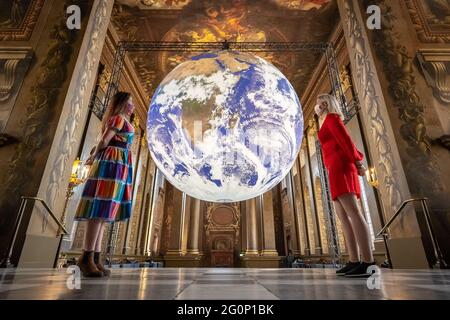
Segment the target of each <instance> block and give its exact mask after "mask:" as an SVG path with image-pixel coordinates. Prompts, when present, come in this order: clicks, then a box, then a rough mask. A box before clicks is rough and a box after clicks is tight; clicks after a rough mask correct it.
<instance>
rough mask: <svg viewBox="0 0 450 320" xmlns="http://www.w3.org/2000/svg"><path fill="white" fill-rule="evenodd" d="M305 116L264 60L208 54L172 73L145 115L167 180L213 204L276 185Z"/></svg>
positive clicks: (293, 156)
mask: <svg viewBox="0 0 450 320" xmlns="http://www.w3.org/2000/svg"><path fill="white" fill-rule="evenodd" d="M302 133H303V115H302V111H301V105H300V101H299V99H298V97H297V94H296V93H295V90H294V88H293V87H292V85H291V84H290V83H289V81H288V80H287V79H286V77H285V76H284V75H283V74H282V73H281V72H280V71H279V70H278V69H277V68H275V67H274V66H273V65H272V64H270V63H269V62H267V61H265V60H264V59H262V58H260V57H258V56H255V55H252V54H249V53H242V52H236V51H219V52H208V53H204V54H201V55H199V56H196V57H193V58H191V59H190V60H188V61H186V62H183V63H181V64H180V65H178V66H177V67H176V68H175V69H173V70H172V71H171V72H170V73H169V74H168V75H167V76H166V77H165V78H164V80H163V81H162V82H161V84H160V85H159V87H158V88H157V89H156V91H155V93H154V95H153V97H152V101H151V103H150V107H149V111H148V121H147V138H148V146H149V149H150V153H151V155H152V157H153V160H154V161H155V163H156V165H157V167H158V169H159V170H161V172H162V173H163V174H164V176H165V177H166V179H167V180H168V181H169V182H170V183H172V184H173V185H174V186H175V187H176V188H178V189H180V190H181V191H183V192H185V193H186V194H188V195H190V196H192V197H194V198H197V199H201V200H205V201H211V202H236V201H242V200H247V199H250V198H254V197H256V196H258V195H261V194H262V193H264V192H266V191H268V190H270V189H271V188H272V187H274V186H275V185H276V184H278V183H279V182H280V181H281V180H282V179H283V178H284V177H285V176H286V174H287V173H288V172H289V170H290V169H291V167H292V165H293V163H294V161H295V159H296V157H297V155H298V152H299V149H300V145H301V141H302Z"/></svg>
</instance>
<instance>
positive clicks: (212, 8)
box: [113, 0, 338, 101]
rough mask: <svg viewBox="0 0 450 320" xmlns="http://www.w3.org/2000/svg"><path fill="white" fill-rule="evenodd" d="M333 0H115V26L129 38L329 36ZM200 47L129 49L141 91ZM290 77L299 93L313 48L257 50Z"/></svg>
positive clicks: (311, 68)
mask: <svg viewBox="0 0 450 320" xmlns="http://www.w3.org/2000/svg"><path fill="white" fill-rule="evenodd" d="M337 18H338V12H337V6H336V1H335V0H118V1H117V2H116V4H115V7H114V11H113V27H114V28H115V30H116V32H117V34H118V35H119V38H120V40H128V41H195V42H204V41H220V42H221V41H224V40H228V41H238V42H245V41H252V42H253V41H262V42H287V41H302V42H322V41H327V40H328V38H329V37H330V35H331V33H332V32H333V30H334V28H335V26H336V24H337ZM194 54H198V53H186V52H143V53H128V57H129V58H130V60H131V61H132V63H133V65H134V67H135V69H136V71H137V74H138V76H139V78H140V83H141V86H142V88H143V90H144V91H145V96H146V98H147V99H148V101H150V99H151V96H152V94H153V92H154V90H155V89H156V87H157V86H158V84H159V83H160V82H161V80H162V79H163V78H164V76H165V75H166V74H167V73H168V72H170V70H171V69H172V68H174V67H175V66H176V65H177V64H179V63H180V62H182V61H184V60H185V59H187V58H188V57H189V56H192V55H194ZM258 55H260V56H262V57H263V58H265V59H267V60H269V61H271V62H272V63H273V64H274V65H275V66H276V67H278V68H279V69H280V70H281V71H282V72H283V73H284V74H285V75H286V76H287V77H288V78H289V80H290V81H291V83H292V84H293V86H294V87H295V88H296V90H297V93H298V95H299V96H301V95H302V93H303V90H304V89H305V88H306V86H307V83H308V81H309V79H310V77H311V74H312V73H313V71H314V69H315V67H316V66H317V64H318V62H319V60H320V55H318V54H317V53H313V52H297V53H294V52H291V53H287V52H271V53H258Z"/></svg>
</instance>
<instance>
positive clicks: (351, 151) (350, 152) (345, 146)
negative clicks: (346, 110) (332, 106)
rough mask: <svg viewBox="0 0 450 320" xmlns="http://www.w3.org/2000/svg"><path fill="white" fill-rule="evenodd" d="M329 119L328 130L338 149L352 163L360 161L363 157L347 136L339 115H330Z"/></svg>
mask: <svg viewBox="0 0 450 320" xmlns="http://www.w3.org/2000/svg"><path fill="white" fill-rule="evenodd" d="M330 116H331V118H330V121H329V122H328V123H329V129H330V131H331V132H332V134H333V136H334V138H335V139H336V141H337V143H338V144H339V147H341V149H342V150H344V153H345V155H346V156H347V157H348V159H350V161H352V162H356V161H361V160H362V159H364V155H363V154H362V153H361V152H359V150H358V149H357V148H356V146H355V144H354V143H353V140H352V138H351V137H350V135H349V134H348V131H347V128H346V127H345V124H344V122H343V121H342V119H341V117H339V115H337V114H336V115H335V114H330Z"/></svg>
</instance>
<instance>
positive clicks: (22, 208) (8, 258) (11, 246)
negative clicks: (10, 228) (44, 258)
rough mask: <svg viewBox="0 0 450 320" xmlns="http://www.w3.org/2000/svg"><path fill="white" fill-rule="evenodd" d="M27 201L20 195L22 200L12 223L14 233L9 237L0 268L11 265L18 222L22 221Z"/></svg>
mask: <svg viewBox="0 0 450 320" xmlns="http://www.w3.org/2000/svg"><path fill="white" fill-rule="evenodd" d="M27 201H28V200H27V199H24V198H23V197H22V201H21V202H20V207H19V214H18V215H17V218H16V222H15V224H14V233H13V236H12V237H11V240H10V241H9V244H8V247H7V249H6V256H5V257H4V259H3V260H2V262H1V264H0V268H9V267H11V257H12V254H13V250H14V244H15V242H16V238H17V234H18V232H19V227H20V223H21V222H22V217H23V214H24V212H25V208H26V204H27Z"/></svg>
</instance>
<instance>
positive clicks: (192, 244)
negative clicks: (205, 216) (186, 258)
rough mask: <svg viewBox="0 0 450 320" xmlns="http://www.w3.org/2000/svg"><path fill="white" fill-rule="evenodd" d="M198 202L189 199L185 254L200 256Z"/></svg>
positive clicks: (197, 200)
mask: <svg viewBox="0 0 450 320" xmlns="http://www.w3.org/2000/svg"><path fill="white" fill-rule="evenodd" d="M200 218H201V216H200V200H199V199H195V198H191V199H190V224H189V239H188V246H187V253H188V254H193V255H197V254H200V246H199V244H200V243H199V238H200V237H199V236H200V228H201V224H200Z"/></svg>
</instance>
